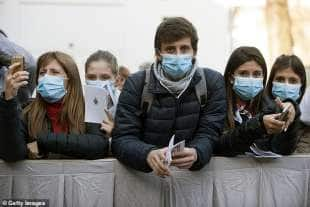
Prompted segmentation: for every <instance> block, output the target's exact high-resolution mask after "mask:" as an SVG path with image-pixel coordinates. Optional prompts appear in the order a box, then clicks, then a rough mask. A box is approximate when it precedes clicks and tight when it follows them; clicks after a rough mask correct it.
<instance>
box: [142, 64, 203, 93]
mask: <svg viewBox="0 0 310 207" xmlns="http://www.w3.org/2000/svg"><path fill="white" fill-rule="evenodd" d="M151 68H152V69H151V74H150V83H149V87H148V91H149V92H151V93H153V94H167V93H169V91H168V90H167V89H166V88H164V87H163V86H162V85H161V84H160V82H159V81H158V80H157V78H156V77H155V74H154V69H153V67H151ZM198 69H199V68H197V70H196V72H195V74H194V76H193V78H192V80H191V82H190V84H189V86H188V88H193V87H195V85H196V84H197V83H198V82H199V81H200V80H201V76H200V74H199V72H198Z"/></svg>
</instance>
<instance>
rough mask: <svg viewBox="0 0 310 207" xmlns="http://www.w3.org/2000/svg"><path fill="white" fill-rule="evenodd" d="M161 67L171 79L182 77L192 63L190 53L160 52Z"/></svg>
mask: <svg viewBox="0 0 310 207" xmlns="http://www.w3.org/2000/svg"><path fill="white" fill-rule="evenodd" d="M161 57H162V60H161V64H162V68H163V70H164V71H165V72H166V73H167V74H168V75H169V76H170V77H171V78H173V79H181V78H183V77H184V76H185V75H186V73H187V72H188V71H190V69H191V68H192V65H193V62H192V60H193V56H192V55H171V54H162V55H161Z"/></svg>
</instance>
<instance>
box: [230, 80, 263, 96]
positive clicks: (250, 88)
mask: <svg viewBox="0 0 310 207" xmlns="http://www.w3.org/2000/svg"><path fill="white" fill-rule="evenodd" d="M263 88H264V84H263V78H244V77H239V76H235V81H234V85H233V90H234V91H235V93H236V94H237V95H238V96H239V97H240V98H241V99H242V100H244V101H249V100H251V99H253V98H254V97H255V96H256V95H257V94H258V93H259V92H260V91H261V90H263Z"/></svg>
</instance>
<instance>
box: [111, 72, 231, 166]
mask: <svg viewBox="0 0 310 207" xmlns="http://www.w3.org/2000/svg"><path fill="white" fill-rule="evenodd" d="M204 74H205V77H206V83H207V90H208V93H207V102H206V106H205V107H204V108H201V106H200V104H199V102H198V99H197V97H196V93H195V85H196V84H197V83H198V82H199V81H200V79H201V76H200V75H199V73H198V72H196V73H195V75H194V77H193V79H192V81H191V83H190V85H189V87H188V88H187V89H186V90H185V92H184V93H183V94H182V95H181V97H180V98H176V97H175V96H174V95H172V94H170V93H169V92H168V91H167V90H166V89H165V88H164V87H163V86H161V84H160V83H159V81H158V80H157V79H156V78H155V75H154V73H153V70H152V71H151V75H150V84H149V88H148V91H149V92H150V93H152V94H153V97H154V98H153V103H152V106H151V108H150V110H149V111H145V112H144V111H143V110H142V109H141V107H140V104H141V95H142V91H143V86H144V79H145V71H140V72H137V73H135V74H133V75H132V76H130V77H129V78H128V79H127V81H126V83H125V86H124V88H123V91H122V93H121V95H120V98H119V102H118V107H117V112H116V119H115V128H114V130H113V134H112V153H113V154H114V155H115V156H116V158H117V159H119V160H120V161H121V162H123V163H124V164H126V165H128V166H131V167H132V168H134V169H137V170H140V171H144V172H150V171H151V168H150V167H149V166H148V164H147V161H146V159H147V155H148V153H149V152H150V151H151V150H154V149H158V148H162V147H166V146H168V143H169V140H170V138H171V136H172V135H173V134H175V143H176V142H178V141H181V140H185V143H186V144H185V145H186V147H193V148H195V149H196V151H197V155H198V159H197V161H196V162H195V163H194V164H193V166H192V168H191V170H199V169H201V168H202V167H203V166H204V165H205V164H206V163H208V161H209V160H210V157H211V155H212V153H213V147H214V143H215V141H217V140H218V138H219V136H220V134H221V132H222V128H223V126H224V119H225V115H226V99H225V95H226V93H225V87H224V80H223V76H222V75H221V74H220V73H218V72H215V71H213V70H210V69H204Z"/></svg>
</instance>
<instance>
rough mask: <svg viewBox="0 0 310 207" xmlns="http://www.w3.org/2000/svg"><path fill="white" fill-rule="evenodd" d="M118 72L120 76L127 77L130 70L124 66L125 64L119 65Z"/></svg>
mask: <svg viewBox="0 0 310 207" xmlns="http://www.w3.org/2000/svg"><path fill="white" fill-rule="evenodd" d="M118 74H119V75H120V76H122V77H123V78H125V79H127V78H128V76H129V75H130V71H129V69H128V68H126V67H125V66H119V68H118Z"/></svg>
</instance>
